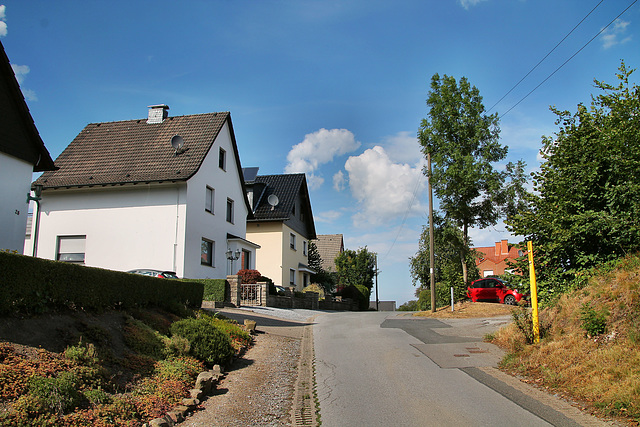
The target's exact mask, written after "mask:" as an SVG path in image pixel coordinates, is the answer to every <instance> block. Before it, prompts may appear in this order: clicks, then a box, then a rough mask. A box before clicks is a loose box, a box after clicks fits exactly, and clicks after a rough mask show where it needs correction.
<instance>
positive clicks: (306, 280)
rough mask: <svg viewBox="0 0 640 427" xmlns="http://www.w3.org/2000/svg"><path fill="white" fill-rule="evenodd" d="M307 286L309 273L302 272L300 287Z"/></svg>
mask: <svg viewBox="0 0 640 427" xmlns="http://www.w3.org/2000/svg"><path fill="white" fill-rule="evenodd" d="M307 286H309V275H308V274H307V273H302V287H304V288H306V287H307Z"/></svg>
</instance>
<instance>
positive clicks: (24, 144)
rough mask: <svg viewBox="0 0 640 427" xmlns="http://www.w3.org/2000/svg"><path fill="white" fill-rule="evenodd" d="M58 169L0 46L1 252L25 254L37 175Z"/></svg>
mask: <svg viewBox="0 0 640 427" xmlns="http://www.w3.org/2000/svg"><path fill="white" fill-rule="evenodd" d="M52 169H54V165H53V160H52V159H51V156H50V155H49V152H48V151H47V149H46V148H45V146H44V142H42V139H41V138H40V134H39V133H38V129H36V126H35V124H34V123H33V118H32V117H31V113H29V108H28V107H27V103H26V102H25V100H24V97H23V96H22V92H21V91H20V86H19V85H18V82H17V81H16V78H15V75H14V73H13V70H12V69H11V65H10V64H9V58H8V57H7V54H6V53H5V51H4V47H3V46H2V43H0V183H2V184H1V185H0V200H2V203H0V250H2V249H8V250H11V251H17V252H19V253H22V251H23V247H24V237H25V234H24V230H25V228H26V226H27V215H28V210H29V200H28V198H27V196H29V192H30V189H31V180H32V174H33V172H41V171H45V170H52Z"/></svg>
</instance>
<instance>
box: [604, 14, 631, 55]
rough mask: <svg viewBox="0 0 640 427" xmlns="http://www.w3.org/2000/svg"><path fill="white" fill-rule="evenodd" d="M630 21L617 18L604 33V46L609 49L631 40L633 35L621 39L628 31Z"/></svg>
mask: <svg viewBox="0 0 640 427" xmlns="http://www.w3.org/2000/svg"><path fill="white" fill-rule="evenodd" d="M629 24H630V23H629V22H628V21H622V20H620V19H617V20H616V21H615V22H614V23H613V26H612V27H611V28H608V29H607V30H606V31H604V32H603V33H602V47H603V48H605V49H609V48H611V47H613V46H615V45H617V44H622V43H626V42H628V41H630V40H631V36H629V37H625V38H623V39H620V38H621V37H623V36H624V33H625V32H626V31H627V26H628V25H629Z"/></svg>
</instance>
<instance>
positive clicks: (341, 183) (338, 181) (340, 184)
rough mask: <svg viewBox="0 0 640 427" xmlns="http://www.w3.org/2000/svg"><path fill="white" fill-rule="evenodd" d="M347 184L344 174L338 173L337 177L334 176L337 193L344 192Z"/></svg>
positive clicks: (334, 187)
mask: <svg viewBox="0 0 640 427" xmlns="http://www.w3.org/2000/svg"><path fill="white" fill-rule="evenodd" d="M345 184H346V179H345V177H344V173H343V172H342V171H338V172H337V173H336V174H335V175H333V189H334V190H336V191H342V190H344V187H345Z"/></svg>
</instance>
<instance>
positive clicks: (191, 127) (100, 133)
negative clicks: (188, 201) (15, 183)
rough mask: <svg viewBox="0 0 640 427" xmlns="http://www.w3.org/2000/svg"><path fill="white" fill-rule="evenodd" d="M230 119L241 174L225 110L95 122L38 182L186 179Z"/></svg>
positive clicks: (46, 184) (77, 183)
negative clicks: (175, 142) (176, 141)
mask: <svg viewBox="0 0 640 427" xmlns="http://www.w3.org/2000/svg"><path fill="white" fill-rule="evenodd" d="M227 121H228V122H229V129H230V131H231V138H232V142H233V146H234V150H235V157H236V161H237V167H238V173H239V174H240V170H241V167H240V160H239V156H238V152H237V146H236V142H235V136H234V134H233V126H232V125H231V116H230V114H229V113H228V112H223V113H208V114H197V115H189V116H178V117H167V118H165V119H164V121H163V122H162V123H154V124H149V123H147V119H139V120H127V121H121V122H106V123H92V124H89V125H87V126H86V127H85V128H84V129H83V130H82V131H81V132H80V133H79V134H78V136H76V137H75V139H74V140H73V141H72V142H71V144H69V146H68V147H67V148H65V150H64V151H63V152H62V153H61V154H60V156H59V157H58V158H57V159H56V166H58V168H59V169H58V170H57V171H53V172H45V173H44V174H43V175H42V176H41V177H40V178H38V180H37V181H36V184H43V185H44V188H69V187H82V186H95V185H104V186H106V185H117V184H136V183H150V182H175V181H186V180H187V179H189V178H190V177H191V176H193V174H195V173H196V172H197V171H198V169H199V168H200V165H201V164H202V162H203V160H204V158H205V157H206V155H207V154H208V153H209V150H210V149H211V147H212V145H213V143H214V141H215V139H216V137H217V136H218V134H219V133H220V130H221V129H222V127H223V125H224V124H225V122H227ZM175 135H180V136H181V137H182V138H183V140H184V145H183V146H182V148H181V149H180V150H178V151H176V150H175V149H174V147H173V146H172V145H171V138H172V137H173V136H175ZM239 179H240V180H241V181H242V176H241V175H240V177H239ZM243 190H244V188H243Z"/></svg>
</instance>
